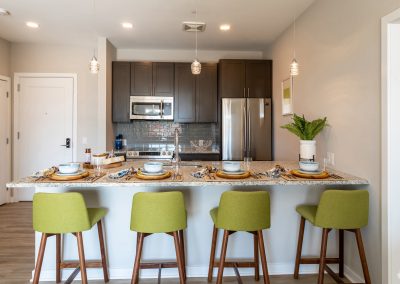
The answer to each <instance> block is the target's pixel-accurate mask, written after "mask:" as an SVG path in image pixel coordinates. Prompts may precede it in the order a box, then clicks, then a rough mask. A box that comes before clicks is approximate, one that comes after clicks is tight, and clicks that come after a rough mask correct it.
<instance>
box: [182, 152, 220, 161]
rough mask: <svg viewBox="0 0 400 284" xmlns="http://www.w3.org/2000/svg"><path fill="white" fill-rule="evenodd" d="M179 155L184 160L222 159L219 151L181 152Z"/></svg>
mask: <svg viewBox="0 0 400 284" xmlns="http://www.w3.org/2000/svg"><path fill="white" fill-rule="evenodd" d="M179 157H180V158H181V160H182V161H219V160H220V159H221V156H220V154H217V153H210V154H202V153H179Z"/></svg>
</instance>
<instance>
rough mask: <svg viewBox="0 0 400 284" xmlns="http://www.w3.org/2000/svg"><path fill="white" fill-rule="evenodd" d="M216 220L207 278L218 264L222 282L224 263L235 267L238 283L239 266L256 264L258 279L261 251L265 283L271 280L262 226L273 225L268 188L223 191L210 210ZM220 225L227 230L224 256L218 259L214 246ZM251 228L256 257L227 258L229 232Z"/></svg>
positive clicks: (266, 227)
mask: <svg viewBox="0 0 400 284" xmlns="http://www.w3.org/2000/svg"><path fill="white" fill-rule="evenodd" d="M210 215H211V218H212V221H213V223H214V229H213V236H212V243H211V253H210V265H209V269H208V281H209V282H211V280H212V274H213V268H214V267H219V269H218V277H217V284H221V283H222V277H223V273H224V267H233V269H234V271H235V274H236V277H237V279H238V281H239V283H242V280H241V278H240V274H239V270H238V268H240V267H254V270H255V280H256V281H258V280H259V277H260V276H259V255H258V252H260V254H261V263H262V269H263V273H264V283H265V284H269V275H268V268H267V259H266V255H265V248H264V238H263V234H262V230H263V229H268V228H270V226H271V225H270V224H271V220H270V198H269V193H268V192H267V191H256V192H239V191H229V192H224V193H223V194H222V196H221V200H220V202H219V207H217V208H214V209H212V210H211V211H210ZM218 229H222V230H224V239H223V241H222V248H221V257H220V261H219V262H215V248H216V243H217V234H218ZM239 231H242V232H248V233H250V234H253V236H254V237H253V238H254V261H252V262H227V261H225V257H226V250H227V246H228V238H229V235H231V234H233V233H236V232H239Z"/></svg>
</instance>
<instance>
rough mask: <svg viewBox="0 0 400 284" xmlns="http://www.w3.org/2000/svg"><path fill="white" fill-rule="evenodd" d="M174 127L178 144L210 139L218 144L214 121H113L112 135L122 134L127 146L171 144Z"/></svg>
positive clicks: (216, 128)
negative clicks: (177, 130) (192, 122)
mask: <svg viewBox="0 0 400 284" xmlns="http://www.w3.org/2000/svg"><path fill="white" fill-rule="evenodd" d="M175 128H178V129H179V132H180V135H179V144H180V145H186V146H190V141H191V140H212V141H213V145H215V146H217V145H219V131H218V127H217V124H215V123H196V124H191V123H174V122H169V121H133V122H131V123H115V124H114V136H116V135H118V134H122V135H123V136H124V138H125V139H127V144H128V147H134V146H136V145H141V144H173V143H174V136H175Z"/></svg>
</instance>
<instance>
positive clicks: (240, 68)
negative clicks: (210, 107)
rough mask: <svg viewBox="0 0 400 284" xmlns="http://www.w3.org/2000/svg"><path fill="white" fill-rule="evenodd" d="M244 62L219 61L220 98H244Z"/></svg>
mask: <svg viewBox="0 0 400 284" xmlns="http://www.w3.org/2000/svg"><path fill="white" fill-rule="evenodd" d="M245 66H246V65H245V62H244V61H243V60H221V61H220V64H219V70H220V71H219V78H218V80H219V88H220V89H219V90H220V96H221V98H244V97H245V91H246V90H245V78H246V76H245V71H246V68H245Z"/></svg>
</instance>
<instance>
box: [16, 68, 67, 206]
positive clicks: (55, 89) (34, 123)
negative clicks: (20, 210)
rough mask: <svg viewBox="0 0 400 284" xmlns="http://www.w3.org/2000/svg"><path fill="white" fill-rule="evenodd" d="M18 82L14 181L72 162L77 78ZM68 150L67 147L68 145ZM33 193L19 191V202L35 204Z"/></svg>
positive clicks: (36, 78)
mask: <svg viewBox="0 0 400 284" xmlns="http://www.w3.org/2000/svg"><path fill="white" fill-rule="evenodd" d="M17 77H18V78H16V82H15V83H16V86H17V92H15V94H16V95H15V105H14V112H15V113H14V115H15V135H14V136H15V156H14V159H15V174H14V176H15V178H16V179H18V178H22V177H26V176H28V175H31V174H32V173H33V172H35V171H37V170H40V169H44V168H48V167H51V166H55V165H58V164H60V163H65V162H71V161H73V149H72V147H74V145H73V143H72V141H73V127H74V78H73V77H69V78H68V77H67V78H66V77H40V76H38V77H33V76H31V77H28V76H26V77H24V76H18V75H17ZM67 140H69V141H70V142H69V144H70V145H69V146H65V145H67V144H68V142H67ZM32 196H33V189H31V190H27V189H19V190H18V192H17V199H18V200H19V201H28V200H32Z"/></svg>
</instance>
